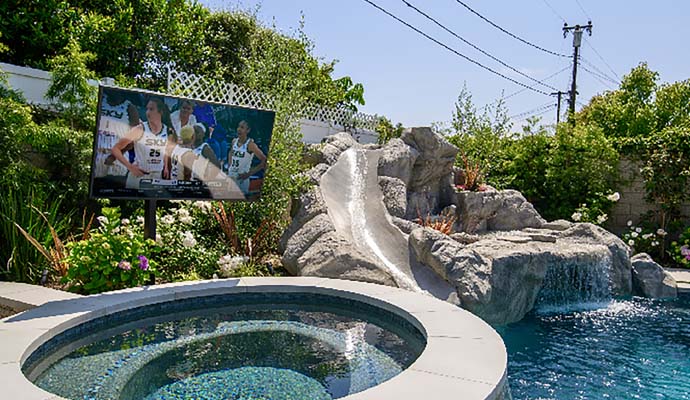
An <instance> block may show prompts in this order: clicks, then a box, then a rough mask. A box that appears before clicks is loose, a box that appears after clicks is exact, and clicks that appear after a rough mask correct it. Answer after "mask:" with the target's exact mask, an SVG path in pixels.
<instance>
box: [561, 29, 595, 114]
mask: <svg viewBox="0 0 690 400" xmlns="http://www.w3.org/2000/svg"><path fill="white" fill-rule="evenodd" d="M570 31H572V32H573V81H572V83H571V87H570V110H569V115H568V119H569V120H570V121H571V122H573V123H574V122H575V120H574V119H573V118H572V116H573V115H575V98H576V97H577V63H578V61H579V57H580V45H581V44H582V32H584V31H587V32H588V33H589V36H592V21H587V25H584V26H583V25H575V26H568V23H567V22H566V23H564V24H563V37H564V38H565V37H566V36H567V35H568V32H570Z"/></svg>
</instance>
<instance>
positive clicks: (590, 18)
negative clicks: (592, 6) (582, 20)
mask: <svg viewBox="0 0 690 400" xmlns="http://www.w3.org/2000/svg"><path fill="white" fill-rule="evenodd" d="M575 2H576V3H577V5H578V7H580V10H582V13H583V14H584V15H585V17H587V19H588V20H590V21H591V20H592V17H590V16H589V14H588V13H587V11H585V8H584V7H582V3H580V0H575Z"/></svg>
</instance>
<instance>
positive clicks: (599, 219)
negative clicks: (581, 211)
mask: <svg viewBox="0 0 690 400" xmlns="http://www.w3.org/2000/svg"><path fill="white" fill-rule="evenodd" d="M607 219H609V216H608V215H606V214H601V215H600V216H598V217H597V224H603V223H604V222H606V220H607Z"/></svg>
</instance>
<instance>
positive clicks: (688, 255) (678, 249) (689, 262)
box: [670, 226, 690, 268]
mask: <svg viewBox="0 0 690 400" xmlns="http://www.w3.org/2000/svg"><path fill="white" fill-rule="evenodd" d="M670 253H671V258H672V259H673V261H675V262H676V264H678V265H679V266H681V267H684V268H690V226H689V227H686V228H685V230H683V232H682V233H681V234H680V236H679V237H678V240H677V241H674V242H671V248H670Z"/></svg>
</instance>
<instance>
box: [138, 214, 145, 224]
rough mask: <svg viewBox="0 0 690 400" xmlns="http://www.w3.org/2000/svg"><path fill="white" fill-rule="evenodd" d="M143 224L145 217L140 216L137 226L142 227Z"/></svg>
mask: <svg viewBox="0 0 690 400" xmlns="http://www.w3.org/2000/svg"><path fill="white" fill-rule="evenodd" d="M143 223H144V217H142V216H138V217H137V224H140V225H141V224H143Z"/></svg>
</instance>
